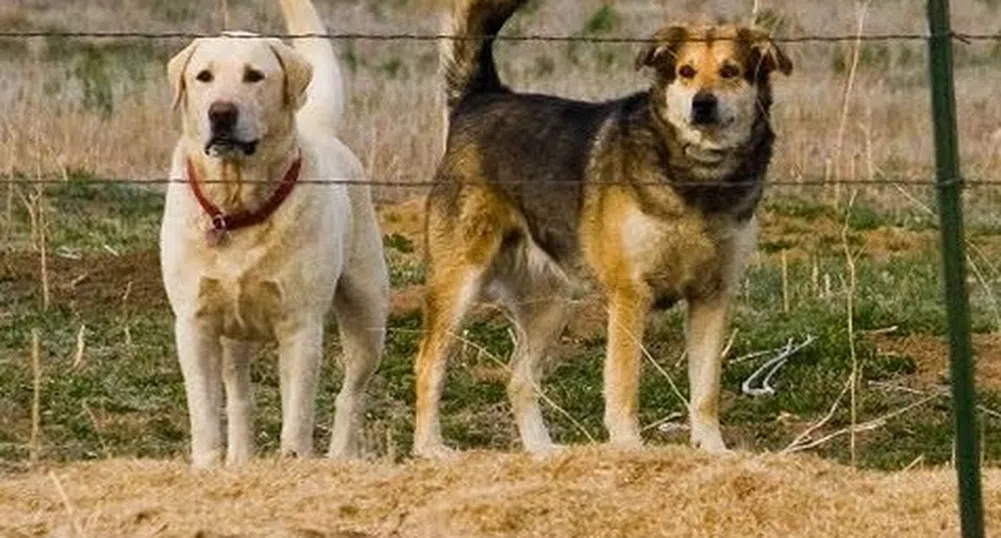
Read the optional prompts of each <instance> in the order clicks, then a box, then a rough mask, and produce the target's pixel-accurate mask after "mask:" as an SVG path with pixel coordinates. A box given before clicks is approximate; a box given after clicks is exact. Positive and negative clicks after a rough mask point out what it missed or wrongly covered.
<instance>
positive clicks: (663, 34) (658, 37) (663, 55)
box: [636, 26, 688, 71]
mask: <svg viewBox="0 0 1001 538" xmlns="http://www.w3.org/2000/svg"><path fill="white" fill-rule="evenodd" d="M686 39H688V29H687V28H685V27H684V26H666V27H664V28H661V29H660V30H658V31H657V33H656V34H654V35H653V37H651V38H650V41H651V42H650V43H648V44H647V45H646V46H645V47H643V50H641V51H640V53H639V55H637V56H636V69H637V70H640V69H643V68H644V67H660V66H664V67H666V68H668V69H667V70H668V71H673V70H674V61H675V56H676V54H677V53H678V49H679V48H680V47H681V44H682V43H684V42H685V40H686Z"/></svg>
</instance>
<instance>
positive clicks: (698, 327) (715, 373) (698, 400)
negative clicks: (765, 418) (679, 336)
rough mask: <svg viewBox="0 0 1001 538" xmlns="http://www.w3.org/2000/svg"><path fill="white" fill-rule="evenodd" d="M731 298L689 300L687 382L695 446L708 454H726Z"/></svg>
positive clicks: (692, 435)
mask: <svg viewBox="0 0 1001 538" xmlns="http://www.w3.org/2000/svg"><path fill="white" fill-rule="evenodd" d="M728 303H729V297H728V296H727V294H726V293H724V292H718V293H716V294H714V295H712V296H710V297H706V298H689V299H688V339H687V340H688V341H687V348H688V381H689V384H690V386H691V402H690V404H689V415H690V419H691V427H692V431H691V442H692V446H696V447H701V448H703V449H705V450H706V451H708V452H712V453H719V452H726V451H727V448H726V444H724V442H723V435H722V433H720V427H719V391H720V376H721V373H722V358H721V357H720V352H721V351H722V346H723V338H724V333H725V331H726V323H727V310H728V306H729V304H728Z"/></svg>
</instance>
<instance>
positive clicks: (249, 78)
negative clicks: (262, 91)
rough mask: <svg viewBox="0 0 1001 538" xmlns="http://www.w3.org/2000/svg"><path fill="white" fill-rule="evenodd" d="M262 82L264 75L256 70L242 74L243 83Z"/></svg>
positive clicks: (249, 70)
mask: <svg viewBox="0 0 1001 538" xmlns="http://www.w3.org/2000/svg"><path fill="white" fill-rule="evenodd" d="M262 80H264V73H262V72H260V71H258V70H256V69H248V70H247V71H246V72H245V73H244V74H243V81H244V82H247V83H254V82H260V81H262Z"/></svg>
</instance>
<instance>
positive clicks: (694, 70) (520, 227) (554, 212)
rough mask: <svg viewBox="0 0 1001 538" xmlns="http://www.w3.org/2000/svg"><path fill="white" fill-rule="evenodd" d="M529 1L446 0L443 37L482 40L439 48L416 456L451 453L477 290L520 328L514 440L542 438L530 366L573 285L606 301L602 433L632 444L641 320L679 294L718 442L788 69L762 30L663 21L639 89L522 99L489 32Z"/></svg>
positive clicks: (560, 321)
mask: <svg viewBox="0 0 1001 538" xmlns="http://www.w3.org/2000/svg"><path fill="white" fill-rule="evenodd" d="M524 3H525V0H455V3H454V9H453V12H452V17H451V28H450V31H451V32H453V33H455V34H458V35H465V36H484V39H458V40H451V41H448V42H447V43H445V44H444V46H443V48H442V51H443V54H442V62H443V67H444V76H445V83H446V94H447V102H448V113H449V116H448V118H449V124H450V125H449V133H448V139H447V149H446V152H445V155H444V157H443V159H442V161H441V164H440V166H439V168H438V172H437V177H436V181H435V185H434V187H433V188H432V190H431V192H430V194H429V197H428V202H427V229H426V242H427V244H426V248H427V255H428V259H429V267H430V271H429V275H428V286H427V294H426V298H425V310H424V324H425V327H424V329H425V332H424V335H423V338H422V341H421V346H420V352H419V355H418V357H417V362H416V365H415V367H416V373H417V416H416V431H415V436H414V437H415V438H414V453H415V454H416V455H419V456H424V457H439V456H443V455H445V454H447V453H449V449H447V448H446V446H445V444H444V442H443V439H442V435H441V430H440V425H439V422H440V421H439V415H438V407H439V400H440V397H441V391H442V383H443V380H444V373H445V364H446V358H447V356H448V354H449V350H450V344H451V342H452V341H453V340H454V339H453V335H454V334H455V332H456V330H457V328H458V326H459V324H460V323H461V322H462V319H463V317H464V315H465V314H466V312H467V311H468V310H469V308H470V306H471V305H472V304H473V303H474V302H475V301H476V300H478V299H481V298H483V299H488V300H494V301H497V302H498V303H499V304H500V305H501V306H502V307H504V309H505V310H506V311H507V312H508V313H509V315H510V317H511V319H512V320H513V321H514V323H515V325H516V326H517V327H516V328H517V345H516V349H515V352H514V355H513V359H512V375H511V379H510V382H509V385H508V396H509V398H510V400H511V405H512V407H513V410H514V415H515V419H516V422H517V425H518V430H519V433H520V435H521V440H522V443H523V445H524V447H525V449H526V450H528V451H531V452H545V451H547V450H551V449H552V448H553V447H554V445H553V443H552V441H551V440H550V436H549V433H548V430H547V428H546V426H545V423H544V421H543V417H542V412H541V410H540V408H539V403H538V394H537V391H538V385H539V382H540V371H541V368H540V365H541V362H542V359H543V358H544V357H545V356H546V354H547V352H548V351H549V348H550V346H551V345H552V344H553V343H554V342H556V341H557V340H558V337H559V335H560V333H561V331H562V330H563V329H564V326H565V323H566V321H567V316H568V307H569V300H570V296H571V295H572V293H573V292H574V290H579V289H580V285H581V284H582V283H584V284H588V283H594V284H596V285H597V287H598V288H599V289H601V290H602V291H603V292H604V294H605V296H606V298H607V301H608V310H609V316H608V352H607V358H606V361H605V369H604V395H605V425H606V427H607V428H608V433H609V437H610V440H611V442H612V443H615V444H619V445H633V446H638V445H640V444H641V438H640V429H639V423H638V419H637V400H638V390H637V389H638V384H639V374H640V353H641V346H642V343H643V333H644V329H645V325H646V320H647V315H648V313H649V311H650V310H651V309H652V308H655V307H667V306H670V305H672V304H673V303H675V302H676V301H678V300H680V299H684V300H685V302H686V304H687V308H688V325H687V331H688V334H687V354H688V364H689V378H690V383H691V402H690V404H689V414H690V419H691V442H692V444H693V445H695V446H700V447H702V448H704V449H706V450H709V451H713V452H721V451H725V450H726V445H725V444H724V442H723V437H722V435H721V433H720V426H719V416H718V400H719V392H720V372H721V358H720V351H721V346H722V343H723V342H722V341H723V338H724V334H725V330H726V324H727V317H728V309H729V308H728V307H729V303H730V301H731V298H732V296H733V294H734V293H735V291H736V289H737V285H738V281H739V280H740V277H741V274H742V273H743V271H744V268H745V265H746V262H747V259H748V257H749V256H750V255H751V254H752V253H753V251H754V248H755V242H756V237H757V228H758V226H757V222H756V220H755V217H754V212H755V207H756V206H757V204H758V200H759V199H760V197H761V192H762V187H763V183H764V179H765V172H766V169H767V167H768V163H769V161H770V159H771V154H772V143H773V140H774V138H775V136H774V133H773V132H772V129H771V127H770V125H769V109H770V107H771V102H772V95H771V89H770V86H769V76H770V75H771V73H772V72H774V71H776V70H777V71H780V72H782V73H785V74H788V73H790V72H791V70H792V64H791V62H790V61H789V59H788V57H786V56H785V54H783V53H782V52H781V51H780V50H779V49H778V48H777V47H776V46H775V44H774V43H773V42H772V41H771V40H770V39H769V36H768V35H767V33H765V32H763V31H761V30H758V29H754V28H745V27H734V26H711V27H684V26H669V27H666V28H663V29H661V30H660V31H658V32H657V33H656V34H655V35H654V38H653V40H652V41H653V42H652V43H651V44H650V45H648V46H646V47H645V48H644V49H643V50H642V51H641V52H640V54H639V56H638V58H637V62H636V65H637V68H650V69H651V70H652V71H653V74H654V76H653V83H652V86H651V87H650V89H649V90H647V91H643V92H640V93H636V94H634V95H631V96H628V97H625V98H622V99H618V100H614V101H609V102H604V103H588V102H578V101H571V100H567V99H561V98H558V97H552V96H547V95H530V94H523V93H517V92H514V91H512V90H510V89H508V88H507V87H506V86H504V85H503V84H502V83H501V81H500V79H499V77H498V75H497V68H496V66H495V64H494V59H493V51H492V44H493V39H491V36H494V35H496V34H497V33H498V32H499V31H500V30H501V28H502V27H503V25H504V23H505V22H506V21H507V19H508V18H510V17H511V16H512V15H513V14H514V12H515V11H516V10H517V9H518V8H519V7H520V6H521V5H523V4H524Z"/></svg>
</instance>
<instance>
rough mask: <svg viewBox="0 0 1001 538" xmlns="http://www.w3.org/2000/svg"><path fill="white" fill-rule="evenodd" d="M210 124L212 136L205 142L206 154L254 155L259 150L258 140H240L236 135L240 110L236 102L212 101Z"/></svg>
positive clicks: (209, 114)
mask: <svg viewBox="0 0 1001 538" xmlns="http://www.w3.org/2000/svg"><path fill="white" fill-rule="evenodd" d="M208 116H209V126H210V129H211V131H212V136H211V137H210V138H209V141H208V143H206V144H205V154H206V155H216V156H219V155H229V154H232V153H241V154H243V155H253V154H254V153H256V152H257V143H258V141H257V140H250V141H247V140H240V139H239V138H237V137H236V133H235V131H236V124H237V122H238V121H239V120H240V111H239V109H238V108H237V107H236V105H235V104H233V103H230V102H227V101H219V102H216V103H212V106H210V107H209V113H208Z"/></svg>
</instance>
